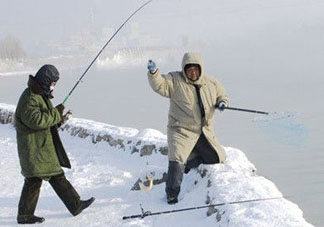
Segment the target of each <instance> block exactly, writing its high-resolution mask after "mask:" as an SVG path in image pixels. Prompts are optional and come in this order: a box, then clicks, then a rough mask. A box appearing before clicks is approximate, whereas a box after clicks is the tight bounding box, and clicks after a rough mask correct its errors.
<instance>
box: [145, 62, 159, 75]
mask: <svg viewBox="0 0 324 227" xmlns="http://www.w3.org/2000/svg"><path fill="white" fill-rule="evenodd" d="M147 69H148V70H149V71H150V73H152V74H154V73H155V72H156V70H157V67H156V64H155V62H154V61H152V60H149V61H148V63H147Z"/></svg>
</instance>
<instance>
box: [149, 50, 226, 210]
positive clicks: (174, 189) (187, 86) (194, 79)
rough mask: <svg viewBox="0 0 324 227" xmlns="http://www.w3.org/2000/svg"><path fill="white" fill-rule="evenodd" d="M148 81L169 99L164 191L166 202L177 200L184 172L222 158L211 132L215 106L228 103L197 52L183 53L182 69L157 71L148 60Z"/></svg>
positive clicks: (223, 91)
mask: <svg viewBox="0 0 324 227" xmlns="http://www.w3.org/2000/svg"><path fill="white" fill-rule="evenodd" d="M147 67H148V70H149V71H148V80H149V83H150V86H151V87H152V89H153V90H154V91H155V92H157V93H158V94H160V95H162V96H164V97H167V98H169V99H170V108H169V115H168V128H167V137H168V158H169V167H168V179H167V182H166V194H167V201H168V203H169V204H174V203H177V202H178V194H179V192H180V185H181V182H182V178H183V173H187V172H189V170H190V168H195V167H198V166H199V165H200V164H201V163H204V164H215V163H222V162H224V161H225V158H226V155H225V152H224V149H223V148H222V146H221V145H220V144H219V142H218V140H217V138H216V136H215V133H214V128H213V126H214V124H213V119H214V113H215V108H219V109H220V110H224V108H225V107H226V106H228V104H229V100H228V97H227V95H226V93H225V90H224V89H223V87H222V85H221V84H220V83H219V82H218V81H216V80H214V79H212V78H210V77H209V76H207V75H206V74H205V72H204V65H203V62H202V59H201V57H200V55H199V54H197V53H186V54H185V55H184V56H183V60H182V71H174V72H170V73H168V74H166V75H162V74H160V72H159V70H158V68H157V67H156V64H155V62H153V61H152V60H150V61H149V62H148V66H147Z"/></svg>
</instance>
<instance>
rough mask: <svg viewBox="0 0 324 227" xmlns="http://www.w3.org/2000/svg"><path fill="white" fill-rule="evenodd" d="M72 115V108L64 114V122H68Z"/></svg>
mask: <svg viewBox="0 0 324 227" xmlns="http://www.w3.org/2000/svg"><path fill="white" fill-rule="evenodd" d="M71 116H72V112H71V110H69V111H68V112H66V113H65V114H64V115H63V120H64V122H66V121H67V120H69V119H70V118H71Z"/></svg>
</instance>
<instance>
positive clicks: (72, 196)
mask: <svg viewBox="0 0 324 227" xmlns="http://www.w3.org/2000/svg"><path fill="white" fill-rule="evenodd" d="M42 181H43V180H42V179H40V178H38V177H31V178H25V183H24V186H23V189H22V192H21V196H20V201H19V205H18V218H19V219H25V218H26V219H28V218H30V217H32V216H33V215H34V212H35V209H36V205H37V202H38V198H39V193H40V188H41V186H42ZM49 183H50V184H51V186H52V188H53V189H54V191H55V192H56V194H57V195H58V196H59V197H60V199H61V200H62V201H63V203H64V204H65V206H66V208H67V209H68V210H69V211H70V212H71V213H73V212H75V211H76V210H77V208H78V207H79V206H80V196H79V194H78V193H77V191H76V190H75V189H74V188H73V186H72V185H71V183H70V182H69V181H68V180H67V179H66V178H65V175H64V173H62V174H59V175H56V176H52V177H51V178H50V180H49Z"/></svg>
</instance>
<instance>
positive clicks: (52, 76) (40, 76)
mask: <svg viewBox="0 0 324 227" xmlns="http://www.w3.org/2000/svg"><path fill="white" fill-rule="evenodd" d="M59 75H60V74H59V72H58V70H57V68H56V67H55V66H54V65H43V66H42V67H41V68H40V69H39V70H38V72H37V73H36V75H35V77H34V79H35V80H36V81H37V83H38V84H39V85H40V87H41V88H42V89H43V91H44V94H45V95H46V96H50V93H51V91H50V85H51V83H52V82H57V81H58V80H59V78H60V77H59Z"/></svg>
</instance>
